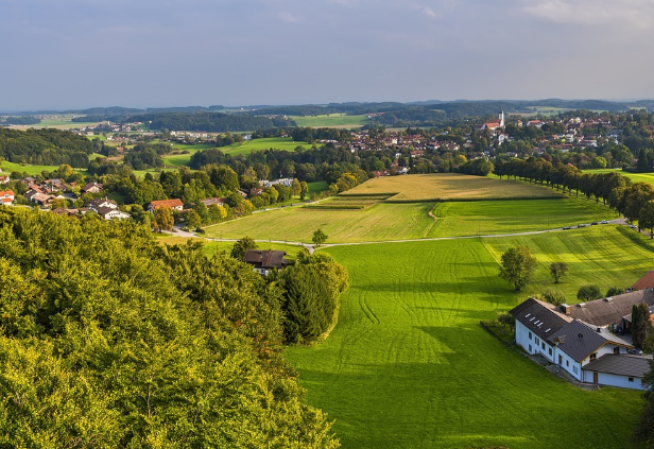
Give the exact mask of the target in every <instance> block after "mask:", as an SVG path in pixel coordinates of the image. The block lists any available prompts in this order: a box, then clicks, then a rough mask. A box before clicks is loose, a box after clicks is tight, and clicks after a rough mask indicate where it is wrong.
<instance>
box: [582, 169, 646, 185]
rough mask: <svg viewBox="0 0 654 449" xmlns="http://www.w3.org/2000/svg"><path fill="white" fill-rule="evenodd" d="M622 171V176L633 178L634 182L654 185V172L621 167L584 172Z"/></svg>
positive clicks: (586, 171)
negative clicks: (637, 171)
mask: <svg viewBox="0 0 654 449" xmlns="http://www.w3.org/2000/svg"><path fill="white" fill-rule="evenodd" d="M610 172H616V173H620V174H621V175H622V176H624V177H626V178H629V179H631V181H632V182H645V183H647V184H651V185H654V173H629V172H626V171H622V170H620V169H619V168H606V169H599V170H584V173H610Z"/></svg>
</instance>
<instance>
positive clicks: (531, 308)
mask: <svg viewBox="0 0 654 449" xmlns="http://www.w3.org/2000/svg"><path fill="white" fill-rule="evenodd" d="M554 309H555V307H554V306H553V305H552V304H549V303H546V302H543V301H539V300H537V299H534V298H529V299H528V300H526V301H525V302H523V303H522V304H520V305H518V306H517V307H515V308H513V309H512V310H511V311H510V312H509V313H510V314H511V315H513V316H514V317H515V319H516V321H519V322H520V323H521V324H522V325H524V326H525V327H526V328H527V329H529V330H530V331H532V332H533V333H534V334H536V335H537V336H538V337H540V338H542V339H543V340H547V339H548V338H549V337H550V336H551V335H552V334H554V333H555V332H556V331H558V330H559V329H561V328H562V327H564V326H565V325H566V324H568V323H569V322H570V321H572V318H569V317H567V316H565V315H563V314H561V313H559V312H557V311H556V310H554Z"/></svg>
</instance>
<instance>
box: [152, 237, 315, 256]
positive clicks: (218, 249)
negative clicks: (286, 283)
mask: <svg viewBox="0 0 654 449" xmlns="http://www.w3.org/2000/svg"><path fill="white" fill-rule="evenodd" d="M156 237H157V240H158V241H159V242H160V243H162V244H165V245H186V242H187V241H189V240H194V241H198V242H201V243H203V244H204V247H203V249H204V253H205V254H206V255H207V256H209V257H211V256H214V255H219V254H221V253H226V254H228V255H229V254H230V253H231V251H232V248H233V247H234V242H214V241H207V240H206V239H204V238H202V237H198V238H187V237H178V236H175V235H171V234H157V236H156ZM257 245H258V246H259V249H262V250H269V249H271V250H273V251H285V252H286V256H285V257H286V259H289V260H295V258H296V256H297V254H298V252H300V251H304V249H303V248H302V247H301V246H296V245H284V244H281V243H272V242H266V241H258V242H257Z"/></svg>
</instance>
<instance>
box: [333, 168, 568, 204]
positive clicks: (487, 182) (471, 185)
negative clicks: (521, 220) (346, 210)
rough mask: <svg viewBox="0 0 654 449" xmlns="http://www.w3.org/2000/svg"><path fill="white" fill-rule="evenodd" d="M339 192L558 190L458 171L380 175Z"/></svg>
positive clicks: (419, 197) (398, 197)
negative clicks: (464, 173) (463, 173)
mask: <svg viewBox="0 0 654 449" xmlns="http://www.w3.org/2000/svg"><path fill="white" fill-rule="evenodd" d="M342 195H343V196H349V195H389V196H391V198H389V199H388V201H391V202H393V201H395V202H417V201H439V200H440V201H445V200H447V201H474V200H491V199H492V200H496V199H518V198H560V197H561V194H560V193H557V192H555V191H553V190H550V189H546V188H543V187H540V186H536V185H531V184H524V183H520V182H517V181H509V180H498V179H493V178H490V177H484V176H471V175H461V174H458V173H440V174H431V175H408V176H383V177H381V178H374V179H369V180H368V181H366V182H364V183H363V184H360V185H358V186H356V187H355V188H353V189H350V190H348V191H347V192H344V193H343V194H342Z"/></svg>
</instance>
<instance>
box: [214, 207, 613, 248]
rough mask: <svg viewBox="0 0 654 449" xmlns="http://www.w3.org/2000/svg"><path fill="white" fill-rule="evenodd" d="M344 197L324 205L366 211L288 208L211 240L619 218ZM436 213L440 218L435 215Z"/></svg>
mask: <svg viewBox="0 0 654 449" xmlns="http://www.w3.org/2000/svg"><path fill="white" fill-rule="evenodd" d="M348 199H350V200H351V201H347V202H341V201H340V197H338V198H336V199H335V200H328V201H324V202H321V203H319V204H320V205H321V206H329V205H330V204H336V205H339V204H343V203H345V204H364V203H365V204H366V206H365V208H364V209H363V210H324V209H307V208H297V207H296V208H286V209H281V210H274V211H269V212H265V213H261V214H254V215H252V216H249V217H245V218H241V219H238V220H235V221H231V222H227V223H224V224H221V225H217V226H213V227H211V228H208V229H207V233H208V235H209V236H213V237H216V236H217V235H218V234H220V235H223V236H224V237H225V238H241V237H242V236H244V235H249V236H251V237H253V238H260V239H266V240H267V239H273V240H286V241H302V242H311V237H312V235H313V232H314V231H315V230H316V229H318V228H322V229H323V231H324V232H325V233H326V234H327V235H328V236H329V239H328V240H327V243H340V242H376V241H384V240H407V239H422V238H437V237H455V236H474V235H478V234H479V233H481V235H495V234H508V233H514V232H529V231H540V230H547V229H548V227H549V228H555V227H563V226H570V225H576V224H579V223H589V222H592V221H600V220H603V219H607V220H608V219H612V218H615V215H614V212H612V211H611V210H610V209H609V208H606V207H603V206H601V205H599V204H597V203H595V202H593V201H586V200H583V199H577V198H561V199H542V200H514V201H508V200H507V201H471V202H460V203H459V202H454V203H442V204H439V205H438V206H437V207H436V208H435V209H434V206H435V203H407V204H403V203H398V204H395V203H378V204H376V205H372V206H371V207H370V206H369V205H368V203H367V201H368V198H366V197H351V198H348ZM432 209H434V210H433V214H434V217H432V216H430V215H429V213H430V212H431V211H432Z"/></svg>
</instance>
